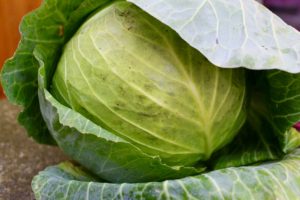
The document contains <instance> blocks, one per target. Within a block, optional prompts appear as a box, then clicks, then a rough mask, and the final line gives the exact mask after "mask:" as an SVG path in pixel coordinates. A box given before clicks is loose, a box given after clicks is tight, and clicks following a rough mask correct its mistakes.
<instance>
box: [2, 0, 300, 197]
mask: <svg viewBox="0 0 300 200" xmlns="http://www.w3.org/2000/svg"><path fill="white" fill-rule="evenodd" d="M20 30H21V33H22V39H21V42H20V45H19V47H18V49H17V51H16V53H15V55H14V57H13V58H12V59H10V60H8V61H7V62H6V63H5V66H4V68H3V71H2V74H1V80H2V84H3V87H4V90H5V93H6V95H7V97H8V99H9V100H10V101H11V102H12V103H16V104H19V105H22V106H23V107H24V110H23V112H22V113H21V114H20V116H19V122H20V123H21V124H22V125H23V126H24V127H25V128H26V129H27V132H28V134H29V136H30V137H33V138H34V139H35V140H36V141H37V142H39V143H44V144H52V145H57V146H59V147H60V148H61V149H62V150H63V151H64V152H65V153H66V154H67V155H68V156H70V158H72V159H74V162H76V163H78V164H73V163H70V162H65V163H62V164H59V165H57V166H52V167H48V168H46V169H45V170H44V171H42V172H40V173H39V174H38V175H37V176H36V177H35V178H34V179H33V182H32V188H33V191H34V193H35V197H36V199H91V200H93V199H99V198H102V199H297V198H298V197H299V196H300V179H299V177H300V176H299V173H300V171H299V167H298V166H299V165H300V164H299V163H300V157H299V155H300V154H299V149H298V147H299V146H300V134H299V132H298V130H297V128H298V126H297V125H295V124H296V123H297V122H299V121H300V94H299V91H300V73H299V72H300V60H299V58H300V56H299V54H300V45H299V44H300V43H298V41H300V34H299V32H297V31H296V30H295V29H294V28H292V27H290V26H288V25H287V24H285V23H284V22H283V21H282V20H281V19H280V18H278V17H277V16H275V15H274V14H273V13H271V12H270V11H269V10H267V9H266V8H265V7H263V6H262V5H260V4H259V3H257V2H256V1H254V0H246V1H238V0H226V1H219V0H211V1H204V0H189V1H175V0H163V1H162V0H130V1H125V0H119V1H111V0H74V1H62V0H60V1H58V0H45V1H44V3H43V4H42V5H41V7H40V8H39V9H37V10H36V11H34V12H33V13H31V14H29V15H27V16H26V17H25V18H24V20H23V22H22V24H21V27H20Z"/></svg>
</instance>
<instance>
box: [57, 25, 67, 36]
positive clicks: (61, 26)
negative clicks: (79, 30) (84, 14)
mask: <svg viewBox="0 0 300 200" xmlns="http://www.w3.org/2000/svg"><path fill="white" fill-rule="evenodd" d="M64 34H65V28H64V26H63V25H60V26H59V27H58V35H59V36H63V35H64Z"/></svg>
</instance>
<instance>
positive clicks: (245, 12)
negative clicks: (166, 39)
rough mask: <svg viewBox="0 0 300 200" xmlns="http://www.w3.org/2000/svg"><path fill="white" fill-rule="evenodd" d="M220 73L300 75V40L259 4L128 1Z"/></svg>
mask: <svg viewBox="0 0 300 200" xmlns="http://www.w3.org/2000/svg"><path fill="white" fill-rule="evenodd" d="M129 1H130V2H133V3H135V4H136V5H137V6H139V7H140V8H142V9H143V10H145V11H146V12H148V13H150V14H151V15H153V16H154V17H155V18H157V19H159V20H160V21H162V22H163V23H165V24H167V25H169V26H170V27H171V28H173V29H174V30H175V31H177V32H178V33H179V35H180V36H181V37H182V38H183V39H184V40H186V41H187V42H188V43H189V44H190V45H191V46H193V47H195V48H196V49H198V50H199V51H200V52H201V53H202V54H203V55H204V56H205V57H207V58H208V59H209V60H210V61H211V62H212V63H213V64H215V65H216V66H219V67H226V68H227V67H228V68H233V67H241V66H243V67H246V68H249V69H255V70H257V69H280V70H285V71H288V72H293V73H297V72H300V43H299V42H295V41H300V34H299V33H298V31H297V30H296V29H294V28H292V27H291V26H288V25H287V24H285V23H284V22H283V21H282V20H281V19H280V18H279V17H277V16H276V15H274V14H273V13H272V12H270V11H269V10H268V9H266V8H265V7H264V6H262V5H261V4H260V3H258V2H256V1H254V0H186V1H180V0H129Z"/></svg>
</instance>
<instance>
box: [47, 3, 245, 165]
mask: <svg viewBox="0 0 300 200" xmlns="http://www.w3.org/2000/svg"><path fill="white" fill-rule="evenodd" d="M108 22H109V24H108ZM142 51H143V53H142V54H140V52H142ZM149 59H151V62H149V61H148V60H149ZM112 83H113V84H112ZM52 84H53V91H52V93H53V94H55V95H54V96H55V97H57V99H59V101H60V102H65V104H66V105H68V106H69V107H71V108H72V109H73V110H76V111H77V112H80V113H82V114H83V115H84V116H86V117H88V118H89V119H91V120H93V121H94V122H96V123H97V124H99V125H101V126H102V127H104V128H106V129H108V130H111V131H112V132H114V133H115V134H117V135H119V136H120V137H122V138H124V139H126V140H128V141H130V142H131V143H133V144H134V145H136V146H138V147H139V148H141V149H142V150H143V151H144V152H146V153H148V154H150V155H153V156H155V155H159V156H160V157H161V158H162V160H163V161H164V162H165V163H168V164H172V165H182V163H184V165H192V164H195V163H196V162H198V161H199V160H207V159H208V158H209V157H210V155H211V154H212V153H213V152H214V151H215V150H216V149H220V148H221V147H223V146H224V144H227V143H228V142H230V141H231V140H232V138H233V137H234V136H235V135H236V133H237V132H238V131H239V129H240V128H241V126H242V125H243V122H244V121H245V116H246V115H245V109H244V105H245V102H244V99H245V93H246V91H245V90H246V87H245V74H244V70H232V69H227V70H226V69H221V68H217V67H215V66H213V65H212V64H210V63H209V62H208V61H207V60H206V58H205V57H203V56H202V55H201V54H200V53H199V52H198V51H196V50H195V49H192V48H191V47H190V46H189V44H187V43H185V42H184V41H183V40H182V39H181V38H180V37H179V36H178V35H177V34H176V32H174V31H172V29H169V28H168V27H166V26H165V25H164V24H161V23H160V22H158V21H156V20H153V18H152V17H151V16H149V15H148V14H146V13H145V12H143V11H141V10H140V9H139V8H137V7H136V6H134V5H132V4H129V3H128V2H117V3H114V4H112V5H110V6H108V7H106V8H105V9H103V10H102V9H101V11H100V12H97V14H96V15H94V16H93V17H91V18H90V19H89V20H87V22H85V23H84V25H82V27H81V28H80V29H79V30H78V32H77V33H76V34H75V35H74V36H73V37H72V39H71V40H70V41H69V42H68V43H67V45H66V46H65V49H64V51H63V54H62V56H61V58H60V61H59V63H58V66H57V69H56V72H55V74H54V78H53V82H52Z"/></svg>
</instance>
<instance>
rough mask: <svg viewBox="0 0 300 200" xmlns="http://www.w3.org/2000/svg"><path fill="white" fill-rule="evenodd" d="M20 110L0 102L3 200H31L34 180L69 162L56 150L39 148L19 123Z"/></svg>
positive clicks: (1, 197) (0, 171)
mask: <svg viewBox="0 0 300 200" xmlns="http://www.w3.org/2000/svg"><path fill="white" fill-rule="evenodd" d="M19 111H20V109H19V108H18V107H16V106H13V105H10V104H9V103H8V102H7V101H6V100H0V200H31V199H34V196H33V193H32V190H31V180H32V178H33V176H34V175H36V174H37V173H38V172H39V171H41V170H43V169H44V168H45V167H47V166H49V165H53V164H57V163H59V162H60V161H64V160H66V159H67V157H66V156H64V155H63V153H62V152H61V151H60V150H59V149H58V148H56V147H51V146H46V145H39V144H37V143H35V142H34V141H33V140H32V139H31V138H28V136H27V133H26V131H25V130H24V129H23V128H22V127H21V126H20V125H18V123H17V120H16V118H17V115H18V112H19Z"/></svg>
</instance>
